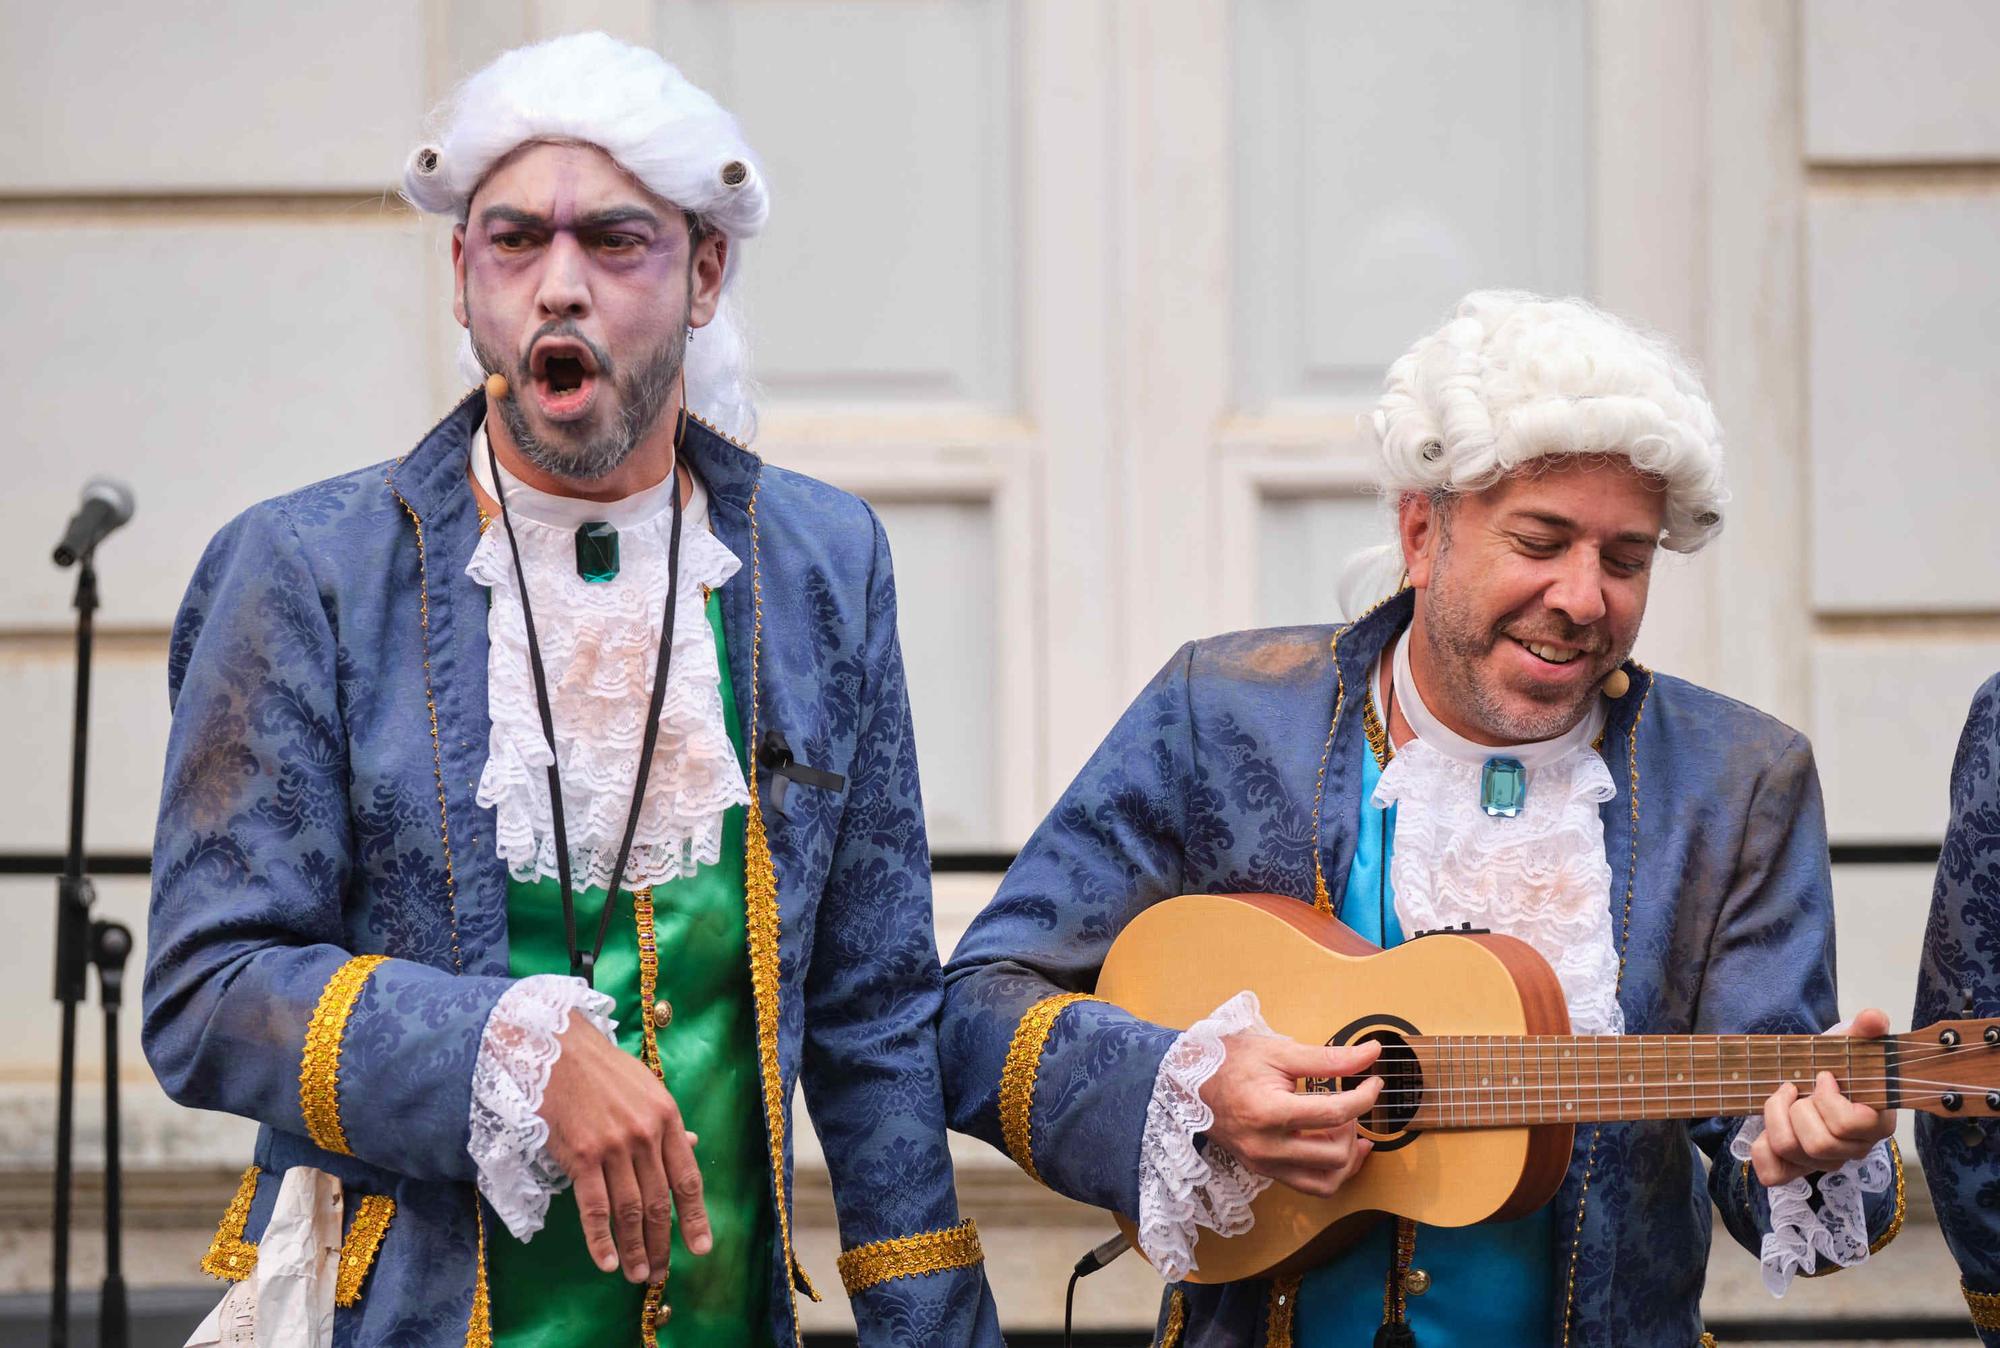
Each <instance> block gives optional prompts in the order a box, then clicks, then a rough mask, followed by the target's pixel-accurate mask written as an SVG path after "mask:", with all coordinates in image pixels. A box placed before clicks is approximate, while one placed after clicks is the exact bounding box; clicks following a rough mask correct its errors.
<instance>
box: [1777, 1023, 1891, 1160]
mask: <svg viewBox="0 0 2000 1348" xmlns="http://www.w3.org/2000/svg"><path fill="white" fill-rule="evenodd" d="M1839 1033H1842V1034H1845V1035H1848V1036H1849V1037H1851V1038H1854V1039H1880V1038H1881V1037H1882V1036H1883V1035H1885V1034H1887V1033H1889V1017H1888V1016H1887V1015H1885V1014H1884V1013H1883V1012H1881V1011H1878V1010H1876V1009H1875V1008H1873V1007H1870V1008H1869V1009H1868V1010H1866V1011H1863V1012H1862V1013H1861V1014H1860V1015H1858V1016H1856V1017H1855V1018H1854V1019H1853V1020H1852V1021H1851V1022H1849V1024H1848V1025H1847V1027H1846V1028H1845V1029H1843V1030H1841V1031H1839ZM1895 1131H1896V1111H1895V1110H1893V1109H1871V1108H1869V1107H1868V1106H1867V1105H1864V1104H1860V1103H1857V1102H1856V1101H1853V1100H1850V1099H1848V1098H1847V1096H1846V1095H1845V1094H1843V1093H1842V1092H1841V1089H1840V1086H1839V1084H1838V1083H1837V1082H1835V1080H1834V1076H1833V1073H1831V1072H1821V1073H1820V1074H1819V1079H1818V1080H1817V1081H1816V1082H1815V1083H1814V1084H1813V1092H1812V1094H1811V1095H1800V1094H1799V1088H1798V1087H1797V1086H1794V1085H1792V1084H1791V1083H1790V1082H1787V1083H1786V1084H1784V1085H1782V1086H1780V1087H1778V1089H1777V1090H1775V1091H1773V1092H1772V1093H1771V1098H1770V1099H1768V1100H1766V1101H1765V1102H1764V1134H1763V1136H1762V1137H1759V1138H1758V1139H1757V1140H1756V1141H1755V1142H1753V1143H1752V1144H1751V1145H1750V1164H1751V1167H1752V1168H1753V1169H1754V1170H1756V1172H1757V1178H1758V1180H1759V1181H1760V1182H1761V1183H1762V1184H1763V1185H1764V1187H1765V1188H1767V1189H1769V1188H1772V1187H1774V1186H1776V1185H1779V1184H1783V1183H1785V1182H1787V1181H1788V1180H1795V1179H1797V1178H1798V1177H1799V1176H1801V1175H1810V1174H1812V1173H1813V1172H1814V1171H1820V1170H1837V1169H1839V1168H1840V1167H1841V1166H1842V1165H1843V1164H1845V1163H1846V1162H1848V1161H1858V1160H1860V1159H1861V1158H1862V1157H1864V1156H1866V1155H1867V1154H1868V1153H1869V1151H1870V1150H1871V1149H1872V1148H1873V1147H1874V1146H1875V1144H1876V1143H1877V1142H1880V1141H1881V1140H1882V1139H1883V1138H1885V1137H1888V1136H1890V1135H1891V1134H1892V1133H1894V1132H1895Z"/></svg>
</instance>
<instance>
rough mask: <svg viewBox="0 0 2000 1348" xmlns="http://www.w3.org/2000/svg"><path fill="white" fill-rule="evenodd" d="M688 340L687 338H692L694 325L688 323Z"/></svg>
mask: <svg viewBox="0 0 2000 1348" xmlns="http://www.w3.org/2000/svg"><path fill="white" fill-rule="evenodd" d="M688 340H689V341H690V342H691V341H693V340H694V327H693V325H689V327H688Z"/></svg>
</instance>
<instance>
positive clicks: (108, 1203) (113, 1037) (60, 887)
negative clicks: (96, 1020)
mask: <svg viewBox="0 0 2000 1348" xmlns="http://www.w3.org/2000/svg"><path fill="white" fill-rule="evenodd" d="M94 552H95V550H94V549H92V550H89V551H85V552H84V553H83V554H82V555H81V556H80V557H78V558H77V561H78V563H79V565H80V570H79V571H78V574H77V578H76V600H75V607H76V720H75V730H74V732H73V736H72V740H71V754H70V779H69V851H68V853H67V855H66V857H65V859H64V864H63V873H62V878H61V879H59V880H58V881H57V882H56V977H55V996H56V1000H57V1001H58V1002H61V1003H62V1054H61V1057H62V1065H61V1068H60V1077H59V1080H58V1082H57V1093H56V1202H55V1240H54V1245H55V1260H54V1263H55V1267H54V1270H53V1274H54V1276H53V1277H52V1279H51V1291H50V1306H49V1344H50V1348H68V1345H69V1234H70V1232H69V1228H70V1179H71V1175H70V1153H71V1150H72V1147H73V1145H74V1142H75V1136H76V1008H77V1004H78V1003H79V1002H82V1001H84V1000H86V998H87V997H88V995H89V969H90V966H92V965H96V966H97V988H98V1001H99V1003H100V1004H101V1005H102V1007H103V1010H104V1285H103V1289H102V1291H101V1293H100V1295H99V1298H98V1315H97V1325H98V1328H97V1341H98V1343H99V1344H100V1345H101V1346H102V1348H126V1345H127V1343H128V1342H129V1338H130V1324H129V1318H128V1316H127V1313H126V1304H125V1276H124V1268H123V1260H122V1253H123V1251H122V1245H123V1231H122V1228H121V1224H120V1215H121V1197H122V1195H121V1189H122V1176H121V1173H120V1168H119V1141H118V1009H119V1007H120V1005H122V1003H123V1001H124V983H125V960H126V958H127V956H129V955H130V954H131V953H132V933H131V931H130V929H129V928H127V927H126V926H125V925H124V924H123V923H120V922H109V921H104V920H102V919H98V920H93V919H92V918H91V916H90V905H91V904H92V902H94V901H95V899H96V897H97V891H96V889H95V887H94V886H92V884H91V882H90V880H89V878H88V877H86V876H85V875H84V873H83V797H84V791H83V787H84V768H85V764H86V751H87V746H88V744H89V738H90V656H91V635H92V633H91V619H92V615H93V614H95V613H96V611H97V568H96V566H95V565H94V561H95V558H94Z"/></svg>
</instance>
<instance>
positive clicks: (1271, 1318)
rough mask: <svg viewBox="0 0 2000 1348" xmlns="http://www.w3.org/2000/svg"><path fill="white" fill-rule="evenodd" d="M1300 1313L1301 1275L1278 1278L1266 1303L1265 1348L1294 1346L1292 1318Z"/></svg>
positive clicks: (1273, 1281) (1274, 1281) (1288, 1347)
mask: <svg viewBox="0 0 2000 1348" xmlns="http://www.w3.org/2000/svg"><path fill="white" fill-rule="evenodd" d="M1298 1313H1299V1275H1298V1274H1296V1273H1294V1274H1293V1275H1292V1276H1291V1277H1289V1278H1276V1279H1273V1280H1272V1283H1271V1295H1270V1297H1269V1299H1267V1300H1266V1301H1265V1303H1264V1348H1292V1319H1293V1317H1294V1316H1296V1315H1297V1314H1298Z"/></svg>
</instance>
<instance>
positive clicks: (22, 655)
mask: <svg viewBox="0 0 2000 1348" xmlns="http://www.w3.org/2000/svg"><path fill="white" fill-rule="evenodd" d="M121 541H122V540H121ZM75 706H76V651H75V644H74V642H72V641H66V640H62V639H54V640H38V641H35V642H32V643H7V644H4V645H0V708H5V716H6V731H7V763H8V771H7V773H6V774H5V775H4V776H0V851H22V852H61V851H62V850H63V849H64V848H65V847H66V846H68V843H69V791H70V734H71V729H72V719H71V718H72V715H73V711H74V708H75ZM90 707H91V717H90V746H89V754H90V763H89V767H88V771H87V773H86V778H85V792H86V796H87V799H86V801H85V810H84V835H83V837H84V846H85V848H86V849H88V850H89V851H91V852H150V851H152V850H153V824H154V822H155V820H156V818H157V816H158V812H159V807H160V774H161V772H162V770H163V767H164V764H165V762H166V754H167V721H168V713H167V643H166V641H165V639H164V638H152V637H144V638H133V639H120V640H114V641H106V640H103V639H100V640H99V641H98V643H97V650H96V654H95V656H94V658H93V659H92V662H91V689H90Z"/></svg>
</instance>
